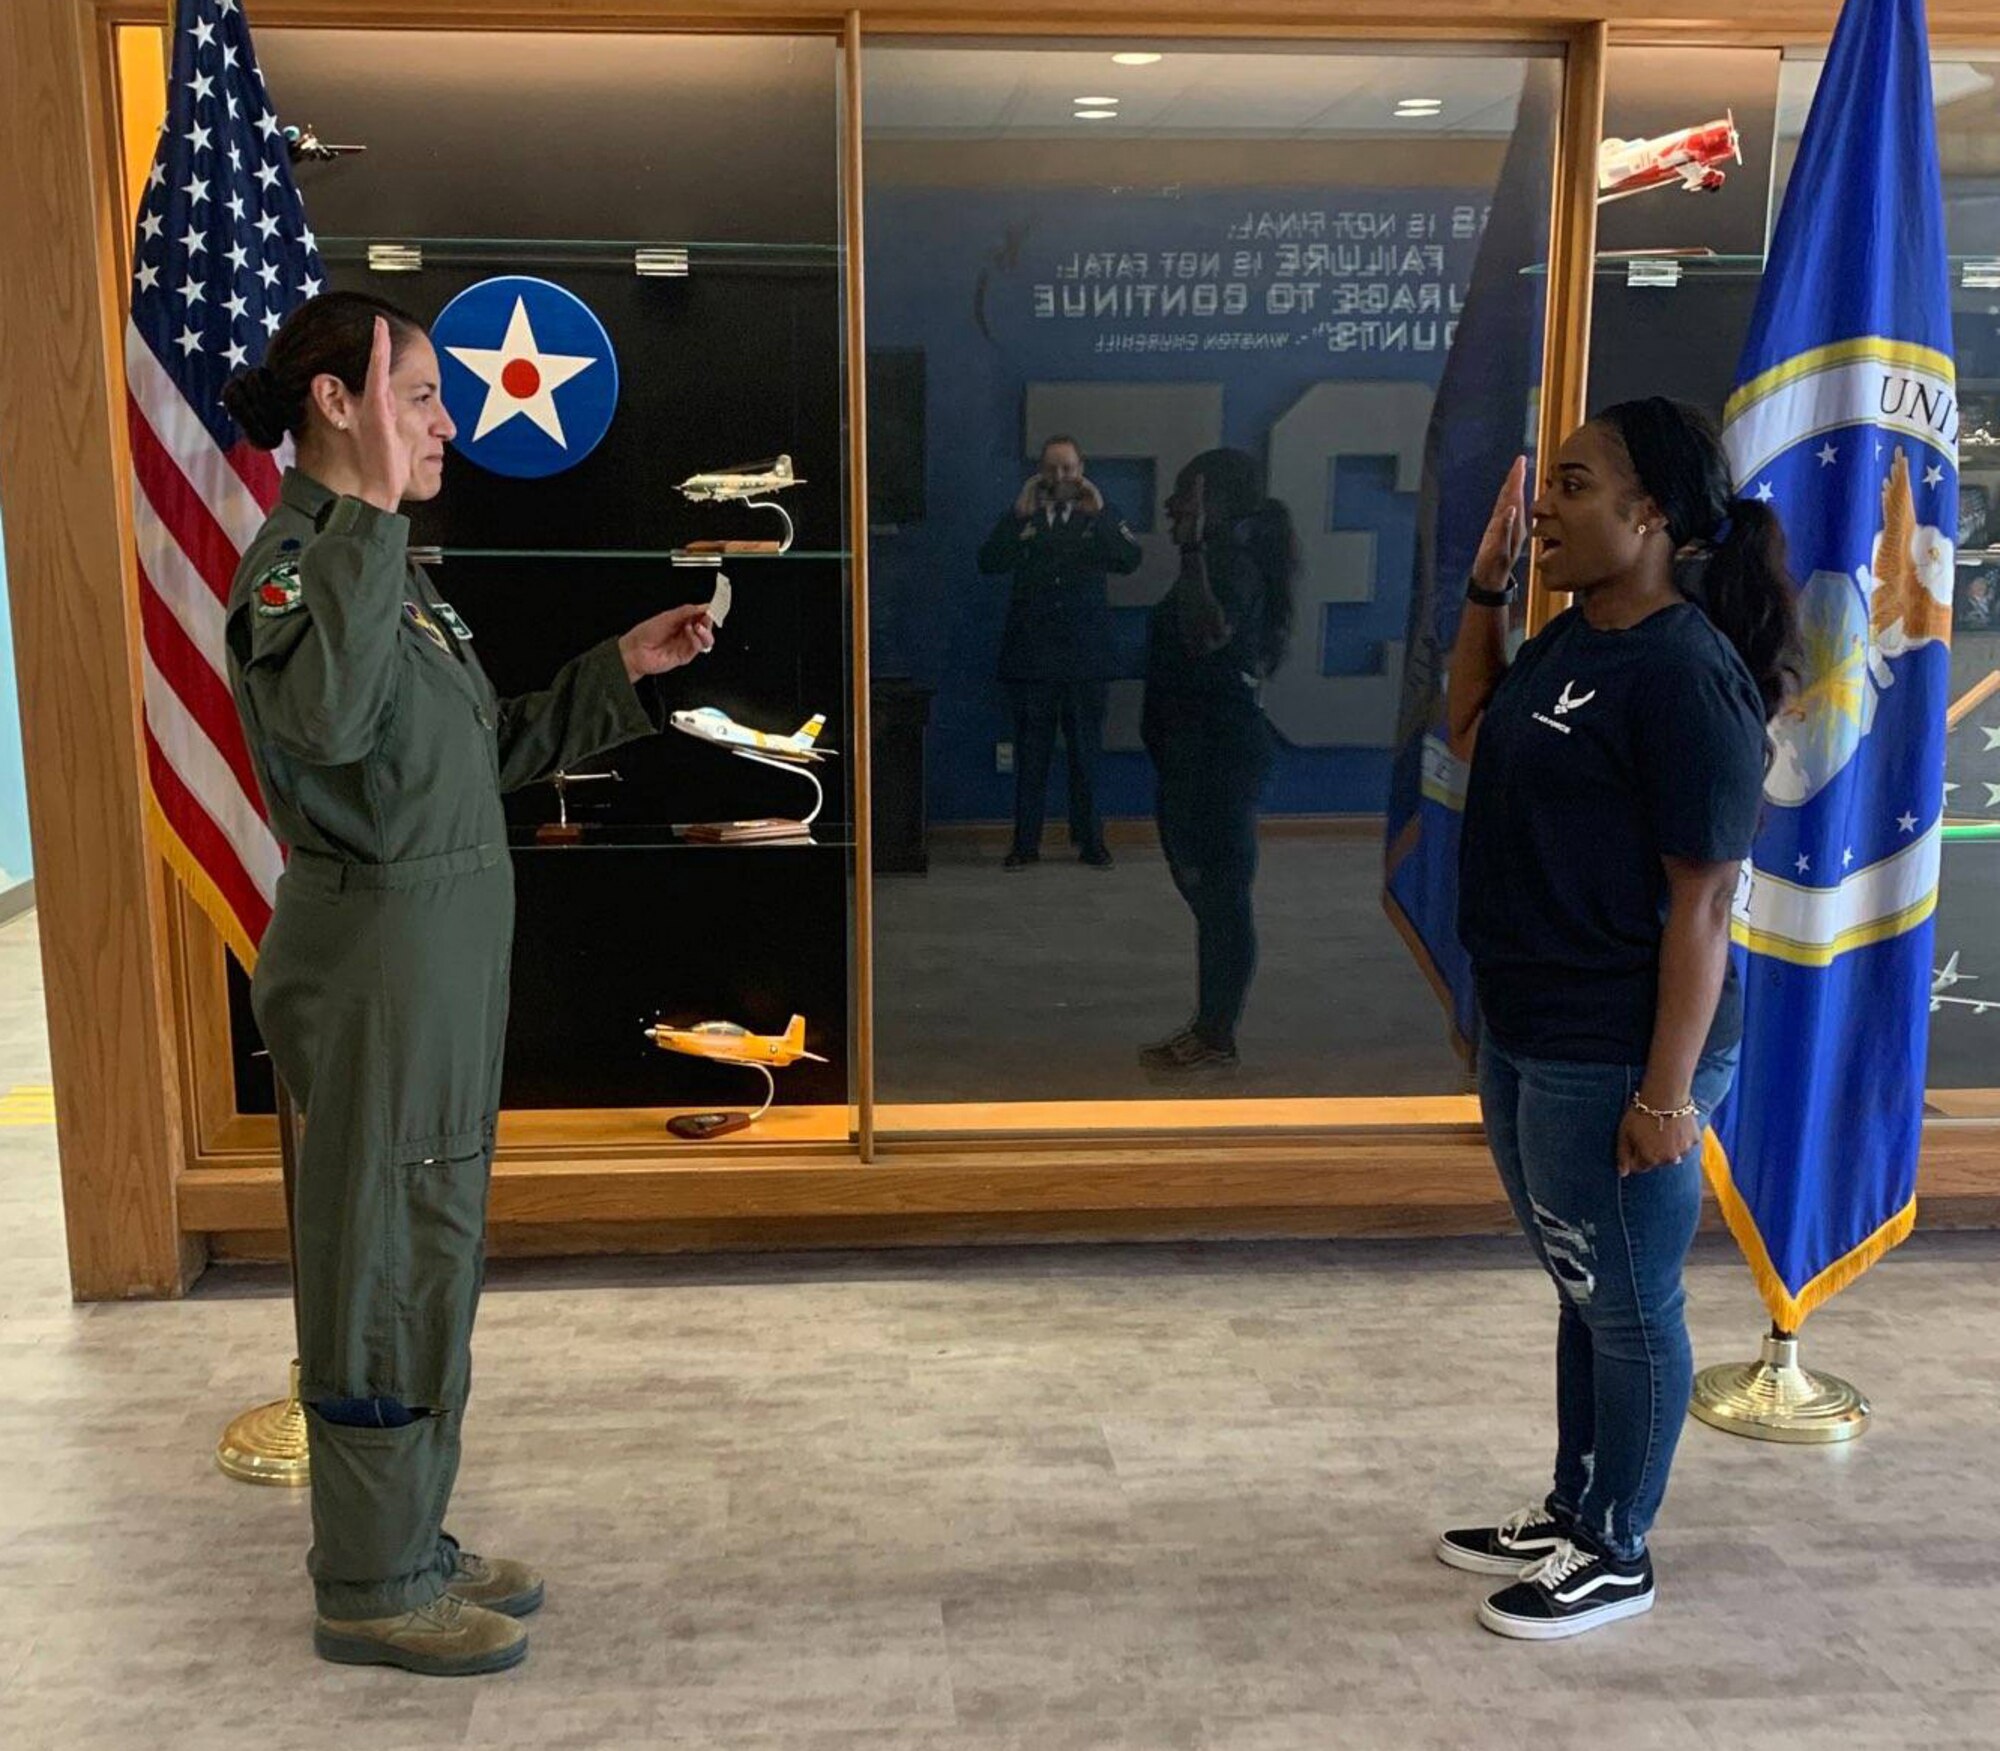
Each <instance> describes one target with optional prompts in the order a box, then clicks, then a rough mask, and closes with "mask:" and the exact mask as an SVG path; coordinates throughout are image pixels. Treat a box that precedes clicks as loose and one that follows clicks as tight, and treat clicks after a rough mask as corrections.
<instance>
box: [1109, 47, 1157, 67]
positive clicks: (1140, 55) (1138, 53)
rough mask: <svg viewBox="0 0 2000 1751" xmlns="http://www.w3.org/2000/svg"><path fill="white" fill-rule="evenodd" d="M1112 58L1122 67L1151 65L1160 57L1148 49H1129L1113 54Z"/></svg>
mask: <svg viewBox="0 0 2000 1751" xmlns="http://www.w3.org/2000/svg"><path fill="white" fill-rule="evenodd" d="M1111 58H1112V60H1113V61H1115V62H1116V63H1117V64H1118V65H1119V66H1121V67H1150V66H1152V64H1153V63H1154V62H1155V61H1157V60H1159V59H1160V57H1159V56H1158V55H1156V54H1154V53H1152V51H1151V50H1148V49H1127V50H1126V51H1125V52H1124V53H1123V54H1120V55H1113V56H1112V57H1111Z"/></svg>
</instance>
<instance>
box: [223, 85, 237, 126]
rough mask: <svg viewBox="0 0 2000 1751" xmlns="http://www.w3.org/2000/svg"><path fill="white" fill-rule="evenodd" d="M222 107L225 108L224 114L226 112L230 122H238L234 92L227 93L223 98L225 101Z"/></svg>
mask: <svg viewBox="0 0 2000 1751" xmlns="http://www.w3.org/2000/svg"><path fill="white" fill-rule="evenodd" d="M222 107H223V110H224V112H225V113H226V114H227V115H228V117H229V119H230V120H231V121H232V122H233V121H235V120H236V93H235V92H233V91H232V92H229V93H227V94H226V95H225V96H224V97H223V99H222Z"/></svg>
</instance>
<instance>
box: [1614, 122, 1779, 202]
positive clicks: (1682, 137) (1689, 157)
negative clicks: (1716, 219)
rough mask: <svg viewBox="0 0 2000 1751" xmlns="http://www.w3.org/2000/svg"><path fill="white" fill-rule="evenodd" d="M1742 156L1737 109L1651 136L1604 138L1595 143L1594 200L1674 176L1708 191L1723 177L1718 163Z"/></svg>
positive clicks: (1694, 190)
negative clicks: (1696, 125) (1595, 178)
mask: <svg viewBox="0 0 2000 1751" xmlns="http://www.w3.org/2000/svg"><path fill="white" fill-rule="evenodd" d="M1732 162H1733V163H1736V164H1741V163H1742V162H1743V142H1742V140H1741V138H1740V137H1739V136H1738V134H1737V132H1736V112H1735V111H1734V110H1731V111H1729V112H1728V113H1727V114H1725V115H1724V116H1723V118H1722V119H1721V120H1720V121H1714V122H1703V123H1701V124H1700V125H1699V126H1698V127H1692V128H1682V129H1681V130H1680V131H1679V132H1677V133H1672V134H1660V135H1658V136H1657V137H1655V138H1653V139H1651V140H1616V139H1613V140H1606V141H1605V142H1604V143H1603V144H1602V145H1601V146H1599V147H1598V149H1597V200H1598V204H1599V205H1600V206H1602V205H1603V204H1604V203H1605V202H1606V201H1622V200H1624V199H1625V198H1626V197H1627V196H1628V195H1637V194H1644V193H1645V192H1646V190H1647V189H1649V188H1665V187H1667V186H1668V185H1669V184H1671V183H1674V182H1676V181H1678V182H1679V184H1680V187H1681V192H1682V193H1683V194H1690V195H1701V194H1713V193H1715V191H1716V190H1717V189H1719V188H1721V187H1722V185H1723V184H1724V183H1725V182H1726V181H1727V180H1728V178H1727V177H1726V176H1725V175H1724V173H1723V171H1722V168H1721V167H1722V166H1723V165H1724V164H1728V163H1732Z"/></svg>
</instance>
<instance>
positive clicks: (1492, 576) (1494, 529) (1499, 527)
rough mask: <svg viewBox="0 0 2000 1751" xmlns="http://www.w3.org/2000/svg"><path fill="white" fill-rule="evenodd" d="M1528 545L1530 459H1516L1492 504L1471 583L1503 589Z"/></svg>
mask: <svg viewBox="0 0 2000 1751" xmlns="http://www.w3.org/2000/svg"><path fill="white" fill-rule="evenodd" d="M1527 543H1528V459H1527V457H1525V456H1516V457H1515V458H1514V466H1513V467H1512V468H1510V469H1508V470H1507V479H1506V483H1505V484H1504V485H1503V486H1502V487H1501V488H1500V493H1499V496H1498V497H1497V498H1495V499H1494V501H1493V515H1492V516H1491V517H1490V518H1488V519H1487V523H1486V533H1485V534H1484V535H1482V536H1481V537H1480V539H1479V553H1478V555H1477V556H1476V557H1475V558H1474V560H1473V562H1472V581H1473V582H1474V583H1475V584H1477V585H1478V586H1479V587H1480V588H1481V589H1482V590H1504V589H1506V587H1507V581H1508V579H1509V578H1511V577H1512V576H1513V574H1514V566H1515V563H1516V562H1517V561H1518V560H1519V559H1520V557H1521V549H1522V548H1523V547H1525V546H1526V545H1527Z"/></svg>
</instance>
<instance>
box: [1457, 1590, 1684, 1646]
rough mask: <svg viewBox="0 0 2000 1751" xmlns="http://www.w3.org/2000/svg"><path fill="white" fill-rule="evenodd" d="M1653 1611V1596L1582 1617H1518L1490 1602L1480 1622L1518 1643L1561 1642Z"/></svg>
mask: <svg viewBox="0 0 2000 1751" xmlns="http://www.w3.org/2000/svg"><path fill="white" fill-rule="evenodd" d="M1652 1609H1653V1595H1652V1594H1651V1593H1650V1592H1649V1593H1644V1594H1642V1595H1641V1596H1640V1597H1639V1598H1637V1599H1627V1600H1624V1601H1622V1602H1621V1603H1619V1604H1617V1605H1600V1606H1599V1607H1598V1608H1597V1609H1596V1610H1595V1611H1592V1612H1590V1613H1588V1614H1587V1615H1585V1616H1581V1617H1554V1618H1550V1617H1514V1616H1512V1615H1510V1614H1509V1613H1507V1612H1505V1611H1495V1610H1494V1609H1493V1601H1492V1600H1490V1599H1488V1600H1486V1601H1485V1602H1484V1603H1483V1604H1481V1606H1480V1607H1479V1621H1480V1623H1481V1624H1482V1625H1483V1626H1484V1627H1485V1628H1487V1629H1490V1630H1491V1631H1492V1632H1493V1633H1494V1634H1495V1635H1504V1636H1509V1637H1511V1638H1512V1639H1513V1640H1515V1641H1517V1642H1560V1641H1567V1640H1568V1639H1569V1638H1570V1637H1571V1636H1573V1635H1588V1634H1589V1633H1590V1631H1592V1630H1594V1629H1602V1628H1603V1627H1604V1626H1605V1625H1606V1624H1607V1623H1616V1622H1618V1621H1619V1620H1620V1619H1621V1618H1626V1617H1638V1616H1640V1615H1642V1614H1643V1613H1645V1612H1648V1611H1651V1610H1652Z"/></svg>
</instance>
